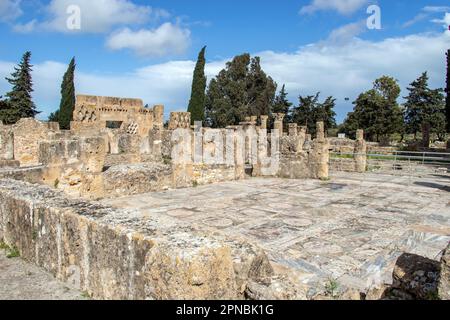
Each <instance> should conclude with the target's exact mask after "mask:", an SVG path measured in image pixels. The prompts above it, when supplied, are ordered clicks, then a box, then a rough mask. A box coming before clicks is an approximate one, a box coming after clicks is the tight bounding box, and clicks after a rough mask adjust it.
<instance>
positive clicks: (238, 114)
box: [0, 47, 450, 141]
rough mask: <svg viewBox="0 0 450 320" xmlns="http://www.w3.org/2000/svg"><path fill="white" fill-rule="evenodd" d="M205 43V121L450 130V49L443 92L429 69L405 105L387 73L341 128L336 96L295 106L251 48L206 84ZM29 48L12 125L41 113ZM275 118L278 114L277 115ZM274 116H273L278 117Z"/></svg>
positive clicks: (6, 109)
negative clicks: (276, 120)
mask: <svg viewBox="0 0 450 320" xmlns="http://www.w3.org/2000/svg"><path fill="white" fill-rule="evenodd" d="M205 54H206V47H204V48H202V50H201V51H200V53H199V56H198V59H197V64H196V66H195V69H194V75H193V82H192V90H191V98H190V101H189V106H188V111H189V112H191V114H192V121H193V122H194V121H202V122H203V123H204V124H205V125H207V126H210V127H215V128H218V127H226V126H229V125H236V124H239V122H242V121H244V120H245V118H246V117H248V116H255V115H256V116H260V115H269V116H273V115H274V114H275V113H284V114H286V117H285V120H284V122H285V124H287V123H297V124H298V125H300V126H307V127H308V130H309V132H310V133H312V134H314V133H315V130H316V128H315V125H316V123H317V122H318V121H323V122H324V123H325V128H326V129H327V130H332V129H334V132H342V133H346V134H348V135H349V136H350V137H354V135H355V132H356V130H357V129H360V128H362V129H364V130H365V133H366V138H367V139H368V140H371V141H382V140H384V139H389V137H390V136H391V135H393V134H399V135H400V137H401V138H400V139H401V140H403V137H404V135H405V134H413V135H416V134H417V133H418V132H421V130H422V127H423V126H427V127H429V128H430V131H431V133H432V134H435V135H436V136H437V137H438V138H439V139H440V140H444V139H445V136H446V132H448V131H450V50H448V51H447V53H446V58H447V59H446V60H447V76H446V87H445V89H441V88H437V89H431V88H430V87H429V84H428V81H429V78H428V74H427V72H424V73H422V75H421V76H420V77H419V78H418V79H416V80H414V81H413V82H412V83H411V84H410V86H409V87H408V88H407V90H408V95H407V96H406V97H404V98H405V103H404V104H399V102H398V100H399V98H400V93H401V90H400V86H399V84H398V81H397V80H396V79H394V78H392V77H389V76H382V77H380V78H379V79H376V80H375V81H374V83H373V87H372V88H371V89H370V90H368V91H366V92H363V93H361V94H360V95H359V96H358V97H357V98H356V100H355V101H354V102H353V105H354V108H353V111H352V112H350V113H349V114H348V115H347V118H346V119H345V121H344V123H343V124H341V125H339V126H338V125H337V123H336V113H335V111H334V109H335V107H336V99H335V98H334V97H332V96H329V97H326V98H325V99H323V100H321V98H320V92H318V93H316V94H315V95H306V96H303V95H300V96H299V99H298V103H297V104H296V105H294V104H293V103H291V102H290V101H289V100H288V98H287V97H288V93H287V92H286V87H285V85H282V87H281V89H280V90H279V92H278V93H277V87H278V85H277V83H276V82H275V81H274V80H273V79H272V78H271V77H270V76H269V75H267V74H266V73H265V72H264V70H263V69H262V67H261V59H260V58H259V57H251V56H250V55H249V54H248V53H245V54H242V55H239V56H236V57H234V58H233V59H232V60H231V61H229V62H228V63H227V64H226V66H225V68H224V69H223V70H221V71H220V72H219V74H218V75H217V76H216V77H214V78H213V79H211V81H210V82H209V84H208V85H207V78H206V76H205V65H206V59H205ZM30 60H31V53H30V52H26V53H25V54H24V55H23V57H22V59H21V61H20V63H19V64H18V65H17V66H16V67H15V68H14V71H13V73H12V74H11V76H10V77H7V78H6V80H7V81H8V82H9V83H10V84H11V87H12V89H11V91H10V92H8V93H6V94H5V96H4V98H3V97H0V120H1V121H2V122H3V123H4V124H14V123H16V122H17V121H18V120H19V119H20V118H26V117H35V116H36V115H37V114H39V113H40V112H39V111H38V110H37V109H36V106H35V104H34V102H33V100H32V93H33V80H32V75H31V73H32V67H33V66H32V65H31V62H30ZM75 68H76V63H75V58H72V60H71V61H70V63H69V66H68V68H67V71H66V72H65V74H64V77H63V80H62V83H61V101H60V106H59V109H58V110H57V111H55V112H53V113H51V114H50V117H49V120H50V121H56V122H59V124H60V127H61V129H69V128H70V121H71V120H72V116H73V110H74V108H75V85H74V77H75ZM272 118H273V117H272ZM272 121H273V120H272Z"/></svg>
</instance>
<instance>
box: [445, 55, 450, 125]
mask: <svg viewBox="0 0 450 320" xmlns="http://www.w3.org/2000/svg"><path fill="white" fill-rule="evenodd" d="M445 91H446V93H447V96H446V100H445V110H446V111H445V113H446V118H447V132H450V49H449V50H448V51H447V87H446V90H445Z"/></svg>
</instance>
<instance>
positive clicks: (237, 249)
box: [0, 180, 299, 299]
mask: <svg viewBox="0 0 450 320" xmlns="http://www.w3.org/2000/svg"><path fill="white" fill-rule="evenodd" d="M162 220H164V221H162ZM0 240H1V241H4V242H5V243H6V244H7V245H9V246H11V247H14V248H16V249H17V250H18V251H19V252H20V255H21V257H22V258H23V259H25V260H27V261H29V262H32V263H35V264H37V265H39V266H41V267H42V268H44V269H45V270H47V271H49V272H51V273H52V274H53V275H54V276H55V277H57V278H58V279H60V280H62V281H66V282H69V283H71V284H72V285H73V286H74V287H75V288H77V289H79V290H81V291H84V292H86V293H88V294H89V295H90V296H91V297H93V298H97V299H241V298H244V297H245V292H246V291H247V288H248V286H249V285H250V284H251V285H252V287H253V288H254V287H255V284H258V283H259V284H260V286H259V287H261V288H263V289H261V290H260V292H259V293H258V294H257V295H256V296H260V297H263V296H272V297H278V298H284V297H289V298H299V296H297V293H296V291H295V289H293V290H291V291H289V290H283V292H282V293H283V295H282V296H280V295H277V294H275V295H274V292H278V291H271V290H272V288H273V287H275V288H279V287H280V286H286V287H292V286H291V285H290V284H286V282H283V280H280V278H276V279H275V276H274V272H273V269H272V266H271V264H270V263H269V261H268V259H267V257H266V255H265V253H264V252H263V251H262V250H260V249H258V248H257V247H255V246H253V245H251V244H249V243H246V242H243V241H238V240H230V239H229V238H225V237H223V236H221V235H220V234H217V233H216V234H212V233H210V232H207V231H204V232H203V231H198V230H197V231H196V230H193V228H192V227H191V226H190V225H187V224H183V223H181V222H180V221H179V220H176V221H175V220H170V219H169V218H168V217H161V216H152V217H144V216H143V215H141V214H140V213H139V212H138V211H134V210H119V209H113V208H110V207H105V206H102V205H100V204H98V203H96V202H86V201H83V200H75V199H68V198H66V197H65V196H64V194H63V193H62V192H60V191H55V190H52V189H50V188H49V187H47V186H42V185H32V184H29V183H26V182H22V181H15V180H0ZM271 284H272V285H271Z"/></svg>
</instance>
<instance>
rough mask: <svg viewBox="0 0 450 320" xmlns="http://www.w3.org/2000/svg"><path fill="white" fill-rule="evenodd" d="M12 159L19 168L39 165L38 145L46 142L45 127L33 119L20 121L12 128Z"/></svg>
mask: <svg viewBox="0 0 450 320" xmlns="http://www.w3.org/2000/svg"><path fill="white" fill-rule="evenodd" d="M13 132H14V158H15V160H18V161H19V162H20V166H22V167H26V166H35V165H38V164H39V143H40V142H41V141H43V140H47V138H48V135H49V133H50V130H49V129H48V127H47V125H46V124H44V123H42V122H40V121H37V120H35V119H33V118H26V119H25V118H24V119H20V120H19V121H18V122H17V123H16V124H15V125H14V126H13Z"/></svg>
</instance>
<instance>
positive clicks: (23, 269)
mask: <svg viewBox="0 0 450 320" xmlns="http://www.w3.org/2000/svg"><path fill="white" fill-rule="evenodd" d="M83 299H86V298H84V297H83V295H82V293H81V292H79V291H78V290H74V289H71V288H69V287H68V286H67V285H66V284H65V283H62V282H60V281H58V280H56V279H55V278H54V277H53V276H52V275H51V274H49V273H48V272H46V271H44V270H42V269H41V268H39V267H37V266H35V265H33V264H30V263H27V262H25V261H23V260H22V259H21V258H11V259H8V258H7V257H6V252H5V250H1V249H0V300H83Z"/></svg>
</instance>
